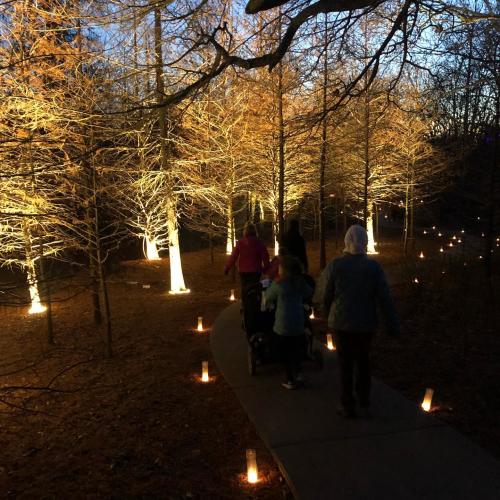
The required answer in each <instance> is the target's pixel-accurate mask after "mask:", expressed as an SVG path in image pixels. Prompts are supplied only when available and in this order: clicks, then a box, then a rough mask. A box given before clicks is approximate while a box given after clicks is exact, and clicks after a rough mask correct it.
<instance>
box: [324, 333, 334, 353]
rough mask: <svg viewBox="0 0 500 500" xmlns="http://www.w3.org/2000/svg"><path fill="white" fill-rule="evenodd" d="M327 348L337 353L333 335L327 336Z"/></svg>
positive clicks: (328, 334)
mask: <svg viewBox="0 0 500 500" xmlns="http://www.w3.org/2000/svg"><path fill="white" fill-rule="evenodd" d="M326 347H327V349H328V350H329V351H335V344H334V343H333V338H332V334H331V333H327V334H326Z"/></svg>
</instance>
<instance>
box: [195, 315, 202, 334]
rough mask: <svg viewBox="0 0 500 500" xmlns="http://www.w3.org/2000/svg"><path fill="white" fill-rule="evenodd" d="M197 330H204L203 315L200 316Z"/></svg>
mask: <svg viewBox="0 0 500 500" xmlns="http://www.w3.org/2000/svg"><path fill="white" fill-rule="evenodd" d="M196 330H197V331H199V332H202V331H203V316H198V326H197V327H196Z"/></svg>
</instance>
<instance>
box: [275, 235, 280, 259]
mask: <svg viewBox="0 0 500 500" xmlns="http://www.w3.org/2000/svg"><path fill="white" fill-rule="evenodd" d="M279 250H280V245H279V243H278V240H277V239H276V237H274V255H278V253H279Z"/></svg>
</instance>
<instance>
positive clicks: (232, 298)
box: [229, 289, 236, 302]
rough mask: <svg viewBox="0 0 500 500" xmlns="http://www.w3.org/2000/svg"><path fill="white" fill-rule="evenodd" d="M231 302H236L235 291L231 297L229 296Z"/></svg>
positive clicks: (232, 290) (232, 291)
mask: <svg viewBox="0 0 500 500" xmlns="http://www.w3.org/2000/svg"><path fill="white" fill-rule="evenodd" d="M229 300H230V301H231V302H234V301H235V300H236V298H235V296H234V289H231V295H230V296H229Z"/></svg>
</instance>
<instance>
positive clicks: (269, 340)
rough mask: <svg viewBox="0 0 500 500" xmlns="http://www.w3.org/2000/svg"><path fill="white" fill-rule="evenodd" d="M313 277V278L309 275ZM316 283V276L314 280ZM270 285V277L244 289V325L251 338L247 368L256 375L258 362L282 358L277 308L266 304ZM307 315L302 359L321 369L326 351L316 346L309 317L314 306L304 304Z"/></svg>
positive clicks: (261, 363) (270, 361) (277, 360)
mask: <svg viewBox="0 0 500 500" xmlns="http://www.w3.org/2000/svg"><path fill="white" fill-rule="evenodd" d="M310 279H311V280H312V278H310ZM312 284H314V280H312ZM269 285H270V281H269V280H263V281H261V282H259V283H257V284H255V285H251V286H249V287H248V288H247V289H246V290H245V294H244V300H243V308H242V327H243V329H244V330H245V332H246V335H247V340H248V372H249V374H250V375H252V376H254V375H256V373H257V366H259V365H260V366H262V365H265V364H269V363H277V362H280V360H281V358H280V352H279V347H278V341H279V338H278V335H277V334H276V333H274V331H273V326H274V314H275V311H270V310H267V309H266V307H265V304H264V300H263V296H264V291H265V290H266V288H267V287H268V286H269ZM304 308H305V317H306V324H305V326H306V331H309V332H311V333H309V334H307V333H306V335H305V336H304V348H303V355H302V361H306V362H308V361H310V362H312V363H313V364H314V365H316V366H317V367H318V368H319V369H322V368H323V354H322V352H321V351H320V350H319V349H316V348H315V346H314V343H315V340H314V336H313V335H312V325H311V320H310V319H309V314H310V311H311V307H310V305H309V304H304Z"/></svg>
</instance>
